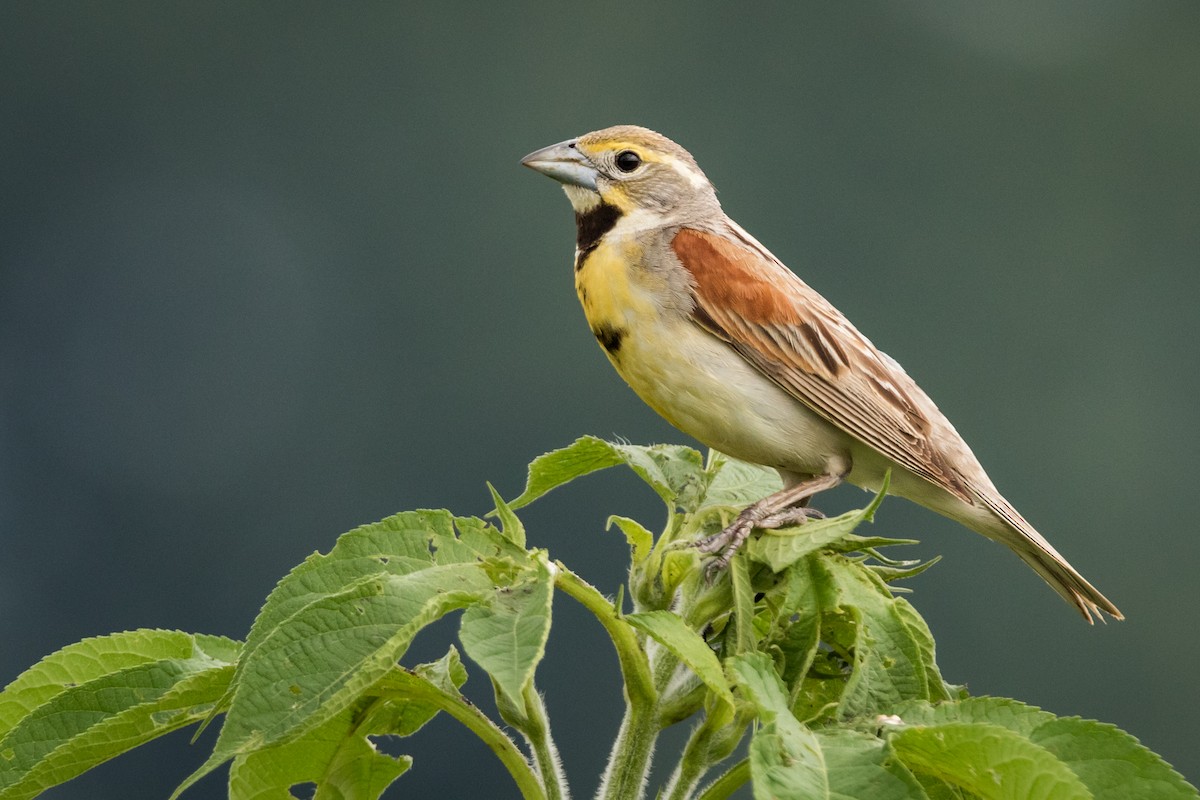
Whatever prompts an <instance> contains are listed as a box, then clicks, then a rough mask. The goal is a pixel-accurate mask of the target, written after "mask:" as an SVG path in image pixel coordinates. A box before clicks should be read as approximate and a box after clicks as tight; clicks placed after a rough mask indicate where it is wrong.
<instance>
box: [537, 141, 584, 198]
mask: <svg viewBox="0 0 1200 800" xmlns="http://www.w3.org/2000/svg"><path fill="white" fill-rule="evenodd" d="M521 163H522V164H524V165H525V166H527V167H529V168H530V169H536V170H537V171H538V172H540V173H542V174H543V175H547V176H549V177H551V178H554V180H556V181H558V182H559V183H565V184H566V185H568V186H581V187H583V188H584V189H590V190H591V191H593V192H594V191H596V167H595V166H593V165H592V162H591V161H589V160H588V158H587V156H585V155H584V154H583V153H581V152H579V149H578V148H576V146H575V140H574V139H568V140H567V141H565V142H559V143H558V144H552V145H550V146H549V147H543V148H542V149H541V150H535V151H533V152H532V153H530V154H529V155H527V156H525V157H524V158H522V159H521Z"/></svg>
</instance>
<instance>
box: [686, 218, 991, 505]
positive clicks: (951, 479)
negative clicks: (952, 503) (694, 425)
mask: <svg viewBox="0 0 1200 800" xmlns="http://www.w3.org/2000/svg"><path fill="white" fill-rule="evenodd" d="M729 226H730V227H729V229H728V233H729V236H721V235H718V234H716V233H712V232H709V231H702V230H697V229H693V228H682V229H680V230H679V232H678V233H677V234H676V235H675V237H674V239H673V240H672V242H671V247H672V249H673V250H674V252H675V255H676V256H677V257H678V258H679V260H680V262H681V263H682V264H683V266H684V267H685V268H686V269H687V270H688V272H690V273H691V275H692V278H693V281H694V296H695V301H696V307H695V309H694V311H693V317H694V319H695V320H696V322H697V323H698V324H700V325H701V326H703V327H704V328H706V329H707V330H709V331H710V332H712V333H713V334H714V335H716V336H719V337H721V338H722V339H724V340H725V341H727V342H729V344H730V345H731V346H732V347H733V348H734V349H736V350H737V351H738V353H740V354H741V355H742V356H743V357H744V358H745V359H746V360H747V361H749V362H750V363H751V364H753V365H754V366H755V367H756V368H758V369H759V370H761V371H762V372H763V373H764V374H765V375H767V376H768V377H770V378H771V379H772V380H774V381H775V382H776V383H778V384H779V385H780V386H781V387H783V389H784V390H786V391H787V392H788V393H790V394H791V395H792V396H793V397H795V398H796V399H797V400H799V401H800V402H802V403H804V404H805V405H807V406H808V407H809V408H811V409H813V410H814V411H815V412H817V413H818V414H820V415H821V416H822V417H824V418H825V419H826V420H828V421H829V422H831V423H833V424H834V425H836V426H837V427H838V428H841V429H842V430H844V431H846V432H847V433H849V434H850V435H852V436H854V437H856V438H857V439H859V440H860V441H862V442H863V443H864V444H866V445H868V446H870V447H872V448H874V449H875V450H878V451H879V452H880V453H882V454H883V455H885V456H887V457H888V458H889V459H891V460H892V461H894V462H896V463H897V464H900V465H901V466H903V467H905V468H907V469H909V470H910V471H912V472H914V473H916V474H917V475H920V476H922V477H924V478H925V479H927V480H929V481H931V482H932V483H934V484H936V485H938V486H941V487H942V488H944V489H946V490H947V491H949V492H951V493H952V494H955V495H957V496H958V497H960V498H962V499H963V500H966V501H967V502H971V501H972V498H971V496H970V492H969V490H968V489H967V486H966V485H965V483H964V482H963V480H962V478H961V477H960V476H959V474H958V473H957V472H955V471H954V470H953V469H952V468H951V467H950V466H949V464H948V463H947V462H946V459H945V458H944V457H943V456H942V454H941V453H939V452H938V451H937V450H936V449H934V447H933V446H932V444H931V433H933V432H934V428H935V427H936V428H937V432H938V433H941V432H942V431H943V429H949V430H950V431H951V435H953V436H954V437H955V438H957V435H956V434H953V433H952V431H953V428H951V427H950V426H949V424H948V423H947V424H945V425H944V426H943V425H940V424H937V423H938V422H940V412H938V411H937V408H936V407H935V406H934V405H933V403H932V401H930V400H929V398H928V397H926V396H925V394H924V393H923V392H922V391H921V389H920V388H918V387H917V385H916V384H915V383H914V382H913V380H912V379H911V378H909V377H908V375H907V374H906V373H905V372H904V370H903V369H901V368H900V366H899V365H898V364H896V362H894V361H892V360H891V359H890V358H889V357H888V356H886V355H884V354H883V353H881V352H879V350H877V349H876V348H875V346H874V345H872V344H871V343H870V341H868V340H867V338H866V337H864V336H863V335H862V334H861V333H859V332H858V330H857V329H855V327H854V326H853V325H851V324H850V322H849V320H847V319H846V318H845V317H844V316H843V315H842V314H841V312H839V311H838V310H837V309H836V308H834V307H833V306H832V305H830V304H829V302H828V301H827V300H825V298H823V297H821V296H820V295H819V294H817V293H816V292H814V291H813V290H812V289H810V288H809V287H808V286H807V285H806V284H805V283H804V282H803V281H801V280H800V279H799V278H798V277H796V275H795V274H794V273H792V272H791V271H790V270H789V269H787V267H785V266H783V264H781V263H779V261H778V260H777V259H776V258H775V257H774V256H773V255H771V253H770V252H769V251H767V250H766V248H764V247H763V246H762V245H761V244H759V243H758V242H757V241H755V240H754V238H753V237H751V236H750V235H749V234H748V233H746V232H745V231H743V230H742V229H741V228H740V227H738V226H737V224H736V223H733V222H732V221H729ZM934 415H938V417H939V419H937V420H935V419H934V418H933V416H934Z"/></svg>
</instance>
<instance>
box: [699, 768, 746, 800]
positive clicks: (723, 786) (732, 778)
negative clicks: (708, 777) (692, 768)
mask: <svg viewBox="0 0 1200 800" xmlns="http://www.w3.org/2000/svg"><path fill="white" fill-rule="evenodd" d="M748 780H750V759H748V758H743V759H742V760H741V761H739V762H738V763H736V764H734V765H733V766H732V767H730V768H729V769H728V770H726V772H725V774H724V775H722V776H721V777H719V778H717V779H716V780H715V781H713V782H712V783H710V784H709V785H708V786H707V787H705V789H704V791H703V792H701V793H700V796H699V797H697V798H696V800H725V798H727V797H729V795H731V794H733V793H734V792H736V791H737V790H738V789H740V788H741V787H742V785H743V784H745V783H746V781H748Z"/></svg>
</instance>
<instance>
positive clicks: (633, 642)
mask: <svg viewBox="0 0 1200 800" xmlns="http://www.w3.org/2000/svg"><path fill="white" fill-rule="evenodd" d="M555 566H556V567H557V570H556V572H555V575H554V587H555V588H556V589H558V590H560V591H562V592H563V593H564V594H567V595H569V596H570V597H572V598H574V599H575V600H576V601H577V602H578V603H579V604H580V605H582V606H583V607H584V608H586V609H587V610H588V611H591V612H592V614H594V615H595V617H596V619H597V620H599V621H600V624H601V625H603V626H604V630H605V631H607V632H608V636H609V638H610V639H612V643H613V647H615V648H616V650H617V660H618V661H619V662H620V665H621V677H622V678H623V679H624V680H625V693H626V697H627V700H628V702H629V704H630V705H636V706H645V707H653V706H654V704H655V703H656V702H657V701H658V692H657V691H656V690H655V688H654V681H653V679H652V678H651V676H650V664H649V662H648V661H647V660H646V654H645V653H644V652H643V651H642V648H641V645H639V644H638V639H637V635H636V634H635V633H634V631H633V628H631V627H630V626H629V625H628V624H627V623H625V622H624V621H623V620H622V619H621V618H620V617H619V616H617V612H616V610H615V609H614V608H613V605H612V602H611V601H610V600H608V599H607V598H606V597H605V596H604V595H602V594H600V590H598V589H597V588H596V587H595V586H592V585H591V584H590V583H588V582H587V581H585V580H584V579H583V578H580V577H579V576H578V575H576V574H575V573H574V572H571V570H569V569H567V567H566V566H565V565H564V564H563V563H562V562H561V561H556V562H555Z"/></svg>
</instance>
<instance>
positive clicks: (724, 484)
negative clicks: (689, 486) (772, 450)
mask: <svg viewBox="0 0 1200 800" xmlns="http://www.w3.org/2000/svg"><path fill="white" fill-rule="evenodd" d="M707 471H708V473H709V476H710V477H709V482H708V488H707V489H706V490H705V492H704V501H703V502H702V503H701V504H700V507H701V508H705V507H707V506H746V505H749V504H750V503H753V502H755V501H757V500H761V499H762V498H764V497H766V496H767V495H769V494H774V493H775V492H777V491H779V490H780V489H782V488H783V481H782V480H780V478H779V473H778V472H776V471H775V470H773V469H769V468H767V467H760V466H758V465H757V464H748V463H746V462H745V461H739V460H737V459H736V458H733V457H732V456H727V455H725V454H724V453H718V452H717V451H716V450H711V451H709V458H708V470H707Z"/></svg>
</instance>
